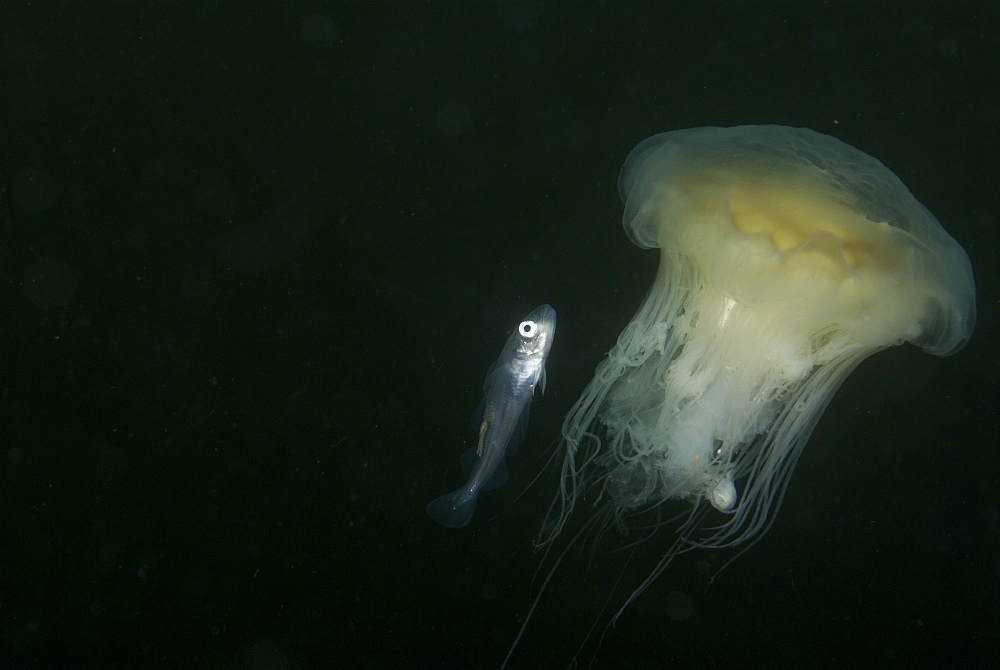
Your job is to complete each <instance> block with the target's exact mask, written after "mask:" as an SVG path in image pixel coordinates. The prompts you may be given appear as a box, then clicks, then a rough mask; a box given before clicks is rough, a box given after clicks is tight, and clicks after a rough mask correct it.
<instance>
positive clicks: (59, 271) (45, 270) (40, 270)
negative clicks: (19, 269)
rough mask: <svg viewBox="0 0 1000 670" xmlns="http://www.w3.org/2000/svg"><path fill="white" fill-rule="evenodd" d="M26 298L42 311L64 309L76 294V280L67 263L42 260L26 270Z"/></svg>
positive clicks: (24, 286)
mask: <svg viewBox="0 0 1000 670" xmlns="http://www.w3.org/2000/svg"><path fill="white" fill-rule="evenodd" d="M22 289H23V291H24V295H25V297H27V298H28V300H30V301H31V302H33V303H34V304H35V306H36V307H38V308H40V309H56V308H58V307H64V306H65V305H67V304H68V303H69V301H70V299H72V297H73V294H74V293H75V292H76V279H74V278H73V271H72V269H71V268H70V267H69V266H68V265H66V264H65V263H60V262H59V261H57V260H53V259H51V258H40V259H38V260H37V261H35V262H34V263H32V264H31V265H29V266H28V267H26V268H25V269H24V283H23V285H22Z"/></svg>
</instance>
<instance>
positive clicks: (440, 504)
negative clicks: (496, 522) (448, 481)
mask: <svg viewBox="0 0 1000 670" xmlns="http://www.w3.org/2000/svg"><path fill="white" fill-rule="evenodd" d="M478 497H479V496H478V495H476V494H475V493H472V494H470V493H469V492H468V491H466V490H464V489H459V490H457V491H454V492H452V493H446V494H445V495H443V496H441V497H440V498H435V499H434V500H432V501H430V502H429V503H427V507H425V508H424V509H425V510H427V514H428V515H429V516H430V517H431V518H432V519H434V520H435V521H437V522H438V523H439V524H441V525H442V526H444V527H445V528H465V527H466V526H467V525H469V521H470V520H471V519H472V513H473V512H475V511H476V499H477V498H478Z"/></svg>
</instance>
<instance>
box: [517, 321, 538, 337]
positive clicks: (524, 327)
mask: <svg viewBox="0 0 1000 670" xmlns="http://www.w3.org/2000/svg"><path fill="white" fill-rule="evenodd" d="M517 330H518V332H520V333H521V337H534V336H535V334H536V333H538V326H537V325H535V322H534V321H522V322H521V325H520V326H518V328H517Z"/></svg>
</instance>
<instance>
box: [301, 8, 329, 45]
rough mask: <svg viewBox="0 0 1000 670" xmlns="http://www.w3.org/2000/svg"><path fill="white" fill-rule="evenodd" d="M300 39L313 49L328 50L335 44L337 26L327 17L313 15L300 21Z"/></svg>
mask: <svg viewBox="0 0 1000 670" xmlns="http://www.w3.org/2000/svg"><path fill="white" fill-rule="evenodd" d="M302 38H303V39H304V40H305V41H306V44H308V45H309V46H311V47H312V48H313V49H329V48H331V47H333V45H334V44H336V42H337V25H336V24H335V23H334V22H333V19H331V18H330V17H329V16H323V15H322V14H313V15H312V16H308V17H306V18H305V19H303V20H302Z"/></svg>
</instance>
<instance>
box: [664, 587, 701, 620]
mask: <svg viewBox="0 0 1000 670" xmlns="http://www.w3.org/2000/svg"><path fill="white" fill-rule="evenodd" d="M663 611H664V612H666V614H667V616H668V617H670V618H671V619H673V620H674V621H687V620H688V619H690V618H691V615H692V614H694V599H693V598H691V596H689V595H688V594H686V593H683V592H681V591H671V592H670V593H668V594H667V597H666V598H665V600H664V603H663Z"/></svg>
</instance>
